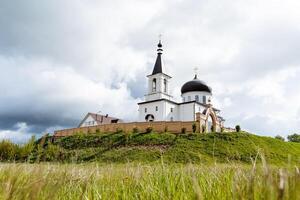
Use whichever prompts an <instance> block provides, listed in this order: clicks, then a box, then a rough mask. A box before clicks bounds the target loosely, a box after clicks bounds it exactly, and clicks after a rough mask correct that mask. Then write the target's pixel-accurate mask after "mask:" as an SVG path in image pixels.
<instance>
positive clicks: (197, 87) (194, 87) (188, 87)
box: [181, 75, 212, 94]
mask: <svg viewBox="0 0 300 200" xmlns="http://www.w3.org/2000/svg"><path fill="white" fill-rule="evenodd" d="M195 91H199V92H209V93H212V89H211V88H210V87H209V86H208V85H207V84H206V83H205V82H203V81H201V80H199V79H198V78H197V75H195V77H194V79H193V80H191V81H188V82H186V83H185V84H184V85H183V86H182V87H181V94H183V93H186V92H195Z"/></svg>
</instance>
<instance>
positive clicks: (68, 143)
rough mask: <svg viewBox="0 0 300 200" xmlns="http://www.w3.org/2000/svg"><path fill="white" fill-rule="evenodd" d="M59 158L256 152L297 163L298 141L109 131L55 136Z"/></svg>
mask: <svg viewBox="0 0 300 200" xmlns="http://www.w3.org/2000/svg"><path fill="white" fill-rule="evenodd" d="M54 145H55V147H59V149H60V154H59V159H60V160H65V161H73V162H74V161H75V162H83V161H98V162H108V163H110V162H118V163H119V162H132V161H137V162H153V161H158V162H160V161H161V160H163V161H164V162H172V163H174V162H175V163H189V162H191V163H212V162H219V163H224V162H241V163H251V159H254V158H255V157H256V155H257V154H258V152H260V153H261V154H263V155H264V156H265V158H266V160H267V162H268V163H270V164H284V163H288V162H291V163H298V164H299V160H300V144H299V143H291V142H283V141H280V140H277V139H274V138H270V137H262V136H257V135H253V134H249V133H245V132H240V133H207V134H178V135H174V134H170V133H132V134H124V133H110V134H108V133H107V134H104V133H101V134H90V135H74V136H69V137H64V138H60V139H57V140H56V141H55V142H54Z"/></svg>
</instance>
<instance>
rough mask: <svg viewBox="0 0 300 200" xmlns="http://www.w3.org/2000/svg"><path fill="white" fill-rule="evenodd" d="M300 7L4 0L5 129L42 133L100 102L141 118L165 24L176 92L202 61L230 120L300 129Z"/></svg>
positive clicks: (1, 90) (291, 0)
mask: <svg viewBox="0 0 300 200" xmlns="http://www.w3.org/2000/svg"><path fill="white" fill-rule="evenodd" d="M299 10H300V3H299V2H298V1H296V0H276V1H273V0H265V1H259V0H254V1H252V0H251V1H232V0H224V1H218V0H212V1H196V0H187V1H171V0H165V1H161V0H154V1H143V0H129V1H121V0H113V1H109V2H108V1H93V0H90V1H79V0H67V1H63V2H62V1H51V2H39V1H30V2H28V1H26V2H25V1H24V2H18V3H17V4H16V3H13V2H12V1H8V0H7V1H6V0H4V1H1V3H0V13H1V14H0V27H2V29H1V30H2V31H1V32H0V71H1V73H0V94H1V98H0V129H2V130H6V131H13V127H14V125H15V124H16V123H17V122H25V123H26V124H27V126H28V127H31V128H32V129H34V131H31V129H30V130H28V129H27V132H39V133H40V132H44V131H46V130H53V129H55V128H61V127H67V126H74V125H77V123H78V122H79V121H80V119H81V118H82V117H83V116H84V115H85V113H86V112H89V111H93V112H97V111H99V110H101V111H102V113H109V114H111V115H115V116H118V117H121V118H125V119H128V120H134V119H135V118H136V116H137V105H136V103H137V102H138V101H140V100H141V99H142V97H143V95H144V89H145V87H146V80H145V79H146V77H145V76H146V75H147V74H148V73H150V71H151V69H152V66H153V64H154V61H155V56H156V54H155V50H156V49H155V48H156V47H155V45H156V42H157V35H158V34H159V33H162V34H163V45H164V55H163V56H164V58H165V64H166V67H167V68H168V72H170V73H171V75H172V76H173V80H172V86H173V88H174V89H173V95H174V96H175V97H176V98H177V99H178V100H180V98H179V95H180V87H181V85H182V84H183V83H184V82H186V81H188V80H190V79H192V77H193V68H194V67H195V66H198V67H199V68H200V70H199V77H200V78H201V79H202V80H204V81H205V82H207V83H208V84H209V85H210V86H212V88H213V94H214V97H215V99H214V102H215V104H216V106H217V107H219V108H221V110H222V114H223V116H224V117H225V118H226V119H227V122H226V123H227V125H231V126H232V125H235V124H241V125H242V127H243V128H245V129H247V130H249V131H253V132H257V133H260V134H268V135H275V134H289V133H291V132H295V131H297V130H299V129H300V127H299V125H298V124H299V103H298V102H299V101H300V96H299V94H300V86H299V84H298V80H297V77H299V75H300V72H299V66H300V58H299V55H298V54H299V53H298V52H299V51H300V42H299V39H298V37H299V33H300V25H299V20H300V13H299V12H298V11H299ZM133 96H134V97H139V98H138V99H136V98H134V97H133ZM297 122H298V123H297ZM6 133H7V134H8V132H6Z"/></svg>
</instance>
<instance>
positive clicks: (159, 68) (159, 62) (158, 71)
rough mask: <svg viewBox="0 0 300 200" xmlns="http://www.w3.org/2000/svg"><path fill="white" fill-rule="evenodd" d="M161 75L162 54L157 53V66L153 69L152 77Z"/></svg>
mask: <svg viewBox="0 0 300 200" xmlns="http://www.w3.org/2000/svg"><path fill="white" fill-rule="evenodd" d="M159 73H163V71H162V60H161V53H157V57H156V61H155V65H154V68H153V72H152V75H154V74H159Z"/></svg>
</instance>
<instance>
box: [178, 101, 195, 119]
mask: <svg viewBox="0 0 300 200" xmlns="http://www.w3.org/2000/svg"><path fill="white" fill-rule="evenodd" d="M195 109H196V108H195V103H188V104H181V105H180V106H179V112H180V120H181V121H194V120H195V119H196V116H195V113H196V112H195Z"/></svg>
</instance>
